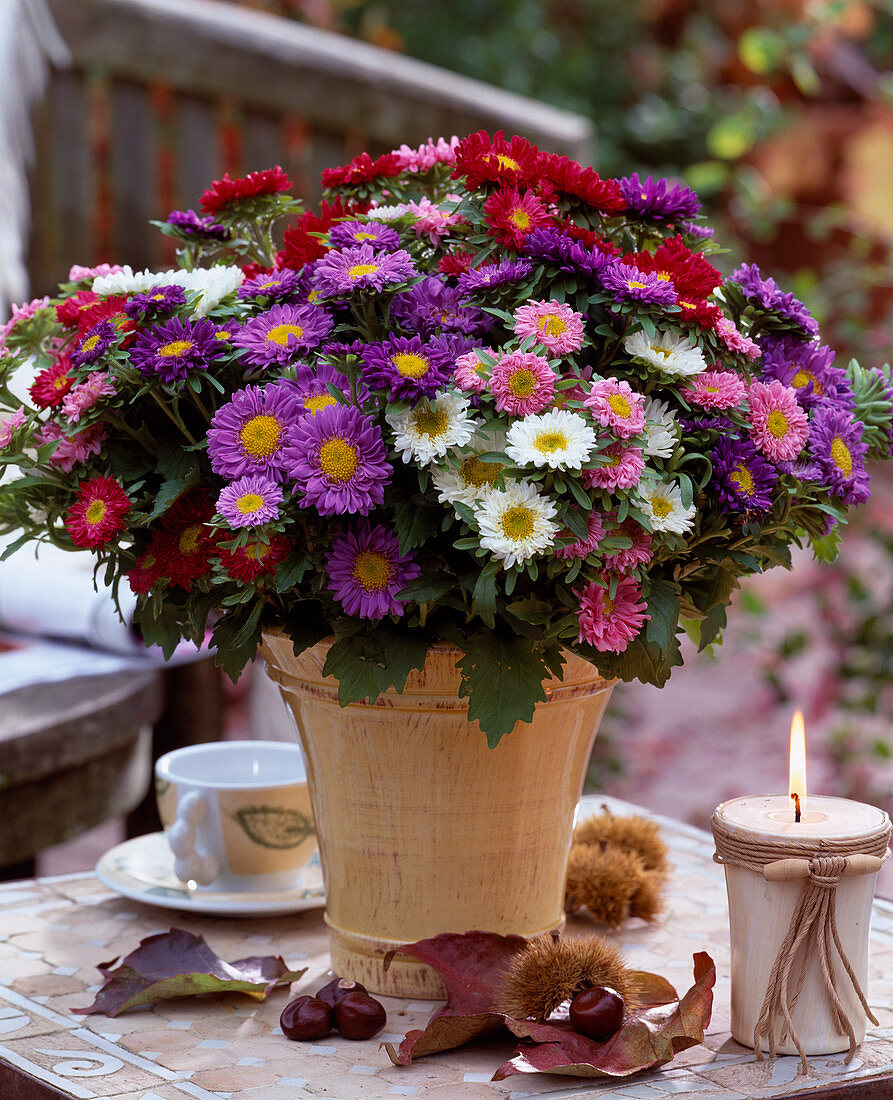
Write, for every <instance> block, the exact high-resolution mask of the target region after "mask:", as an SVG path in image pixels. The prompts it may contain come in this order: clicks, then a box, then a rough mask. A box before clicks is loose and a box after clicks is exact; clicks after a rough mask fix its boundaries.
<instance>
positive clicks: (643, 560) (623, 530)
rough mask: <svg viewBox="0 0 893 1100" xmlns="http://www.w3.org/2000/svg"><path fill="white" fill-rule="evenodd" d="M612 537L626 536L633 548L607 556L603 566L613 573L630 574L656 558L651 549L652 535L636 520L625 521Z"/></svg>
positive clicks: (603, 560) (628, 547) (603, 559)
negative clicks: (637, 567) (638, 566)
mask: <svg viewBox="0 0 893 1100" xmlns="http://www.w3.org/2000/svg"><path fill="white" fill-rule="evenodd" d="M610 534H612V535H625V536H626V537H627V538H628V539H630V540H631V541H632V546H627V547H626V548H624V549H623V550H616V551H615V552H614V553H613V554H605V556H604V557H603V558H602V564H603V565H604V567H605V569H607V570H608V571H609V572H611V573H629V572H630V571H631V570H633V569H635V568H636V566H637V565H647V564H648V562H650V561H651V559H652V557H653V556H654V552H653V551H652V549H651V535H650V534H649V533H648V532H647V531H646V530H645V528H644V527H643V526H642V525H641V524H640V523H636V521H635V520H634V519H629V518H627V519H625V520H624V521H623V523H621V524H620V526H619V527H616V528H615V529H614V530H613V531H611V532H610Z"/></svg>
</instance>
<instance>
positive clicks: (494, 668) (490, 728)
mask: <svg viewBox="0 0 893 1100" xmlns="http://www.w3.org/2000/svg"><path fill="white" fill-rule="evenodd" d="M459 668H460V669H461V671H462V694H463V695H467V696H468V697H469V701H468V717H469V719H470V720H471V721H473V722H474V721H476V722H478V723H479V724H480V727H481V729H482V730H483V731H484V733H485V734H486V735H487V744H488V745H489V746H490V748H491V749H492V748H495V747H496V745H498V744H499V741H500V740H501V739H502V737H504V736H505V734H507V733H511V731H512V730H513V729H514V728H515V725H516V723H517V722H529V721H531V719H532V718H533V711H534V708H535V706H536V704H537V703H539V702H543V701H544V700H545V698H546V693H545V691H544V690H543V680H544V679H545V676H546V672H547V669H546V665H545V663H544V661H543V658H542V656H541V655H540V654H539V652H538V651H537V650H536V649H535V648H534V646H533V644H532V643H531V642H530V641H529V640H528V639H526V638H517V637H502V636H501V635H499V634H496V633H494V632H493V631H490V630H486V631H481V632H480V633H479V634H475V635H473V636H472V637H471V638H469V639H468V642H467V644H466V647H465V654H464V655H463V657H462V658H461V660H460V661H459Z"/></svg>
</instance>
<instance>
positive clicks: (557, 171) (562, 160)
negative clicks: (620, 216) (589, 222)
mask: <svg viewBox="0 0 893 1100" xmlns="http://www.w3.org/2000/svg"><path fill="white" fill-rule="evenodd" d="M540 171H541V172H542V173H543V175H544V176H545V177H546V179H547V180H549V181H550V182H551V183H553V184H554V185H555V187H556V189H557V190H558V191H561V192H562V193H563V194H565V195H567V196H568V197H569V198H572V199H579V200H580V202H584V203H587V204H588V205H589V206H592V207H594V208H595V209H596V210H600V211H601V212H602V213H604V214H617V213H619V212H620V211H621V210H625V209H626V199H625V198H624V197H623V192H622V191H621V190H620V185H619V184H618V183H617V181H616V180H603V179H602V178H601V176H599V174H598V172H596V171H595V169H594V168H583V167H582V165H579V164H577V162H576V161H575V160H571V159H570V157H560V156H558V155H557V154H555V153H543V154H542V155H541V160H540Z"/></svg>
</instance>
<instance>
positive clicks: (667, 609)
mask: <svg viewBox="0 0 893 1100" xmlns="http://www.w3.org/2000/svg"><path fill="white" fill-rule="evenodd" d="M647 602H648V614H649V615H650V616H651V618H650V619H649V620H648V623H647V626H646V628H645V636H646V638H647V639H648V641H649V642H653V643H654V644H655V645H656V646H658V648H659V649H660V650H661V651H662V652H663V653H667V652H668V651H669V649H670V646H671V645H672V643H673V639H674V638H675V636H676V627H677V626H678V624H679V586H678V585H676V584H671V583H670V582H669V581H655V582H653V583H652V584H651V587H650V588H649V590H648V596H647Z"/></svg>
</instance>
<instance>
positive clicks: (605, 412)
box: [583, 377, 645, 439]
mask: <svg viewBox="0 0 893 1100" xmlns="http://www.w3.org/2000/svg"><path fill="white" fill-rule="evenodd" d="M583 404H584V405H585V406H586V408H587V409H589V410H590V412H591V413H592V418H593V420H595V421H596V422H597V423H599V424H601V426H602V427H603V428H610V429H611V431H612V432H613V433H614V434H615V435H616V436H617V438H618V439H629V438H630V436H633V435H638V433H639V432H641V431H643V430H644V428H645V398H644V397H643V396H642V394H640V393H635V392H634V391H633V390H632V389H631V388H630V385H629V382H622V381H620V380H619V379H617V378H613V377H612V378H600V379H598V380H597V381H595V382H593V383H592V388H591V389H590V391H589V394H588V396H587V397H586V398H585V400H584V401H583Z"/></svg>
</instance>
